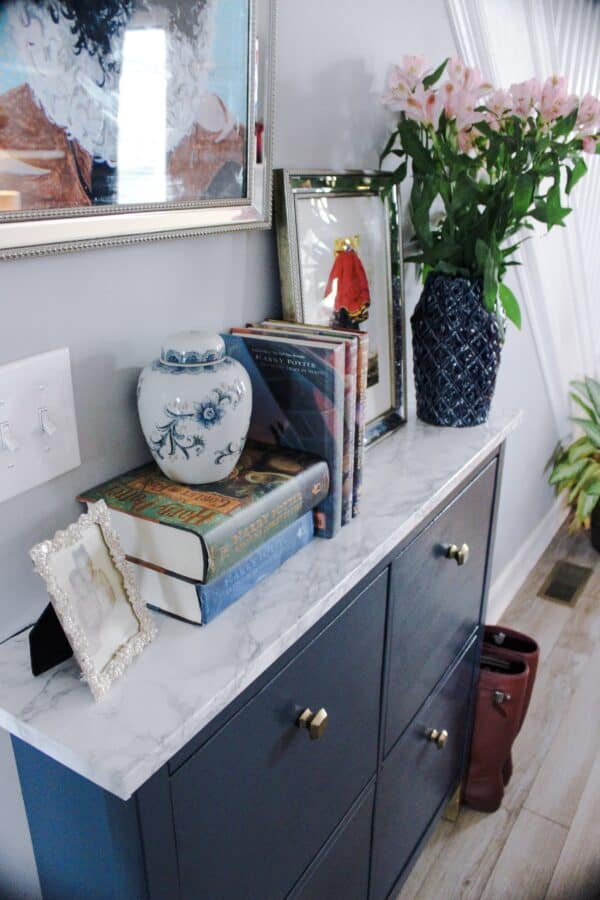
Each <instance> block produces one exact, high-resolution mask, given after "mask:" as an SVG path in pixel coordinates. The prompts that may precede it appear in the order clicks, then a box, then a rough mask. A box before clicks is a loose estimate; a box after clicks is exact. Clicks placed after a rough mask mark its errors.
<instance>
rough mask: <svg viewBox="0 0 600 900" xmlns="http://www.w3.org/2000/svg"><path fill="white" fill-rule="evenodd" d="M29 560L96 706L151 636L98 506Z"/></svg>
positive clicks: (115, 539) (106, 517)
mask: <svg viewBox="0 0 600 900" xmlns="http://www.w3.org/2000/svg"><path fill="white" fill-rule="evenodd" d="M30 555H31V558H32V560H33V564H34V566H35V569H36V571H37V572H38V573H39V574H40V575H41V576H42V578H43V579H44V581H45V582H46V586H47V588H48V593H49V594H50V596H51V598H52V605H53V607H54V610H55V612H56V615H57V617H58V620H59V622H60V624H61V626H62V629H63V631H64V633H65V635H66V637H67V640H68V641H69V643H70V644H71V647H72V648H73V654H74V656H75V659H76V660H77V662H78V663H79V666H80V668H81V672H82V678H83V679H84V681H87V683H88V684H89V686H90V689H91V691H92V694H93V695H94V697H95V699H96V700H98V699H99V698H100V697H102V696H103V695H104V694H105V693H106V691H107V690H108V689H109V687H110V685H111V684H112V682H113V681H115V679H116V678H118V677H120V676H121V675H122V674H123V671H124V669H125V668H126V667H127V666H128V665H129V664H130V663H131V662H132V661H133V659H134V657H136V656H137V655H138V654H139V653H141V651H142V650H143V649H144V647H145V646H146V644H148V643H149V642H150V641H151V640H153V638H154V637H155V636H156V626H155V625H154V622H153V621H152V617H151V616H150V613H149V612H148V610H147V609H146V607H145V605H144V603H143V602H142V601H141V599H140V597H139V594H138V590H137V585H136V581H135V577H134V575H133V571H132V569H131V566H130V564H129V563H128V562H127V560H126V559H125V554H124V553H123V550H122V548H121V545H120V542H119V538H118V536H117V533H116V531H114V529H113V528H112V527H111V524H110V515H109V512H108V507H107V506H106V504H105V503H104V501H103V500H100V501H98V503H95V504H94V506H93V507H92V508H91V509H90V511H89V512H87V513H84V515H82V516H80V517H79V519H78V521H77V522H75V523H74V524H73V525H70V526H69V528H67V529H66V531H58V532H57V533H56V535H55V536H54V538H53V539H52V540H51V541H43V542H42V543H41V544H37V546H35V547H33V549H32V550H31V551H30Z"/></svg>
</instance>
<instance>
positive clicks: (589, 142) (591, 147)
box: [583, 135, 600, 153]
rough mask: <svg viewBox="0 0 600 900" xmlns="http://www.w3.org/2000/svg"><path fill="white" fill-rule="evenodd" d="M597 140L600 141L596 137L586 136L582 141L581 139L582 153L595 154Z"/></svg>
mask: <svg viewBox="0 0 600 900" xmlns="http://www.w3.org/2000/svg"><path fill="white" fill-rule="evenodd" d="M599 140H600V139H599V138H597V137H592V136H591V135H586V137H584V139H583V152H584V153H595V152H596V147H597V145H598V141H599Z"/></svg>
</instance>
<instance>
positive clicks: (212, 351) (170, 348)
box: [160, 331, 225, 366]
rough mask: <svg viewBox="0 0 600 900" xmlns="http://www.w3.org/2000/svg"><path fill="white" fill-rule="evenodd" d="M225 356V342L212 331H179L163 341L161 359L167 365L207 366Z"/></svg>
mask: <svg viewBox="0 0 600 900" xmlns="http://www.w3.org/2000/svg"><path fill="white" fill-rule="evenodd" d="M224 357H225V342H224V340H223V338H222V337H221V336H220V335H219V334H211V332H210V331H177V332H176V333H175V334H170V335H169V336H168V337H167V338H165V340H164V341H163V345H162V347H161V350H160V361H161V362H162V363H164V364H165V365H167V366H169V365H170V366H205V365H208V364H209V363H216V362H220V360H222V359H224Z"/></svg>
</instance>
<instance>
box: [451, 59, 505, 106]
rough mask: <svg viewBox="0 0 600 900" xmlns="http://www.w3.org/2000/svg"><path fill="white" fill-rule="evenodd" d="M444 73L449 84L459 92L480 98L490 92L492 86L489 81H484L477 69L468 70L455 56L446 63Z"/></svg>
mask: <svg viewBox="0 0 600 900" xmlns="http://www.w3.org/2000/svg"><path fill="white" fill-rule="evenodd" d="M446 72H447V75H448V78H449V79H450V84H452V85H453V86H454V87H455V88H457V89H459V90H465V91H468V92H469V93H471V94H475V95H476V96H477V97H482V96H483V95H484V94H487V93H489V91H491V90H492V87H493V85H492V84H491V83H490V82H489V81H485V80H484V78H483V75H482V74H481V72H480V71H479V69H476V68H469V66H466V65H465V64H464V62H463V61H462V60H461V59H459V58H458V57H457V56H453V57H452V59H450V60H449V61H448V65H447V67H446Z"/></svg>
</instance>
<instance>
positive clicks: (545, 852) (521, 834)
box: [481, 809, 567, 900]
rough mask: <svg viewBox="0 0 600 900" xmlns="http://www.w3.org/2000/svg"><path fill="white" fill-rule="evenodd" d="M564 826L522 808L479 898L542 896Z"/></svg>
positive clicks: (540, 899)
mask: <svg viewBox="0 0 600 900" xmlns="http://www.w3.org/2000/svg"><path fill="white" fill-rule="evenodd" d="M566 837H567V829H566V828H564V827H563V826H562V825H557V824H556V823H555V822H550V821H549V820H548V819H544V818H542V817H541V816H537V815H535V813H531V812H529V811H528V810H526V809H522V810H521V812H520V813H519V816H518V818H517V820H516V822H515V824H514V826H513V828H512V830H511V832H510V835H509V836H508V840H507V841H506V844H505V845H504V848H503V850H502V853H501V854H500V856H499V858H498V862H497V863H496V866H495V868H494V871H493V872H492V876H491V878H490V880H489V881H488V883H487V887H486V888H485V890H484V892H483V894H482V898H481V900H506V898H507V897H515V898H517V897H519V898H526V900H544V897H545V896H546V891H547V890H548V885H549V884H550V880H551V878H552V873H553V872H554V869H555V866H556V863H557V861H558V858H559V856H560V853H561V850H562V848H563V845H564V843H565V839H566Z"/></svg>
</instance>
